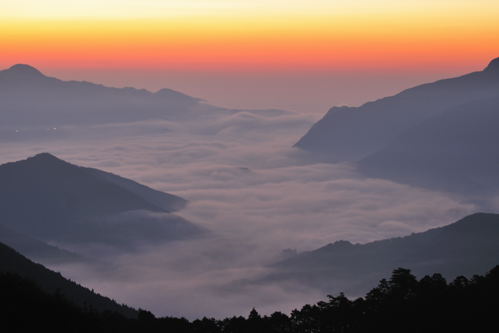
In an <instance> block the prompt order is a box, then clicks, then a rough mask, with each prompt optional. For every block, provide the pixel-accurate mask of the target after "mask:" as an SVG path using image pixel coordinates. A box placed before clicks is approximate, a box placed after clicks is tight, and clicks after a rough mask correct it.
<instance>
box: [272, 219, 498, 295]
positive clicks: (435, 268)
mask: <svg viewBox="0 0 499 333" xmlns="http://www.w3.org/2000/svg"><path fill="white" fill-rule="evenodd" d="M498 239H499V215H498V214H486V213H477V214H473V215H470V216H467V217H465V218H463V219H461V220H459V221H457V222H455V223H452V224H450V225H447V226H445V227H441V228H436V229H431V230H428V231H425V232H422V233H416V234H412V235H409V236H406V237H399V238H391V239H386V240H380V241H375V242H371V243H367V244H352V243H350V242H347V241H338V242H336V243H333V244H329V245H327V246H324V247H322V248H319V249H317V250H314V251H311V252H304V253H301V254H298V255H296V256H294V257H291V258H288V259H286V260H283V261H280V262H277V263H275V264H274V265H273V266H272V267H271V268H272V273H270V274H269V275H268V276H266V277H265V278H264V279H263V281H264V282H268V281H278V282H285V281H295V282H298V283H300V284H305V285H308V286H310V287H313V288H318V289H320V290H322V291H323V292H325V293H329V294H334V293H338V292H341V291H343V292H345V293H347V294H349V295H359V294H362V293H364V292H366V291H368V288H370V287H371V286H372V285H373V284H374V283H376V282H377V281H379V280H380V279H381V278H382V277H383V276H386V275H387V274H389V273H390V272H391V271H392V270H393V269H394V268H396V267H410V268H411V270H412V271H413V272H414V273H415V274H416V275H417V276H423V275H426V274H431V273H433V272H440V273H442V275H443V276H445V277H446V278H449V279H454V278H455V277H457V276H459V275H465V276H469V275H471V274H475V273H485V272H486V271H487V270H488V269H489V268H490V267H492V266H495V265H496V264H497V263H498V260H499V259H498V258H499V242H498Z"/></svg>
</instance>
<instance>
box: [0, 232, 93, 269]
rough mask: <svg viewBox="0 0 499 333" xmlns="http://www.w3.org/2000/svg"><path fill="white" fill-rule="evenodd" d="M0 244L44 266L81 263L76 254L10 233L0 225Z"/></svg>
mask: <svg viewBox="0 0 499 333" xmlns="http://www.w3.org/2000/svg"><path fill="white" fill-rule="evenodd" d="M0 242H1V243H3V244H5V245H7V246H9V247H11V248H13V249H14V250H16V251H18V252H20V253H22V254H23V255H25V256H27V257H29V258H31V259H33V260H35V261H37V262H42V263H44V264H58V263H64V262H76V261H83V260H84V259H83V258H82V257H81V256H79V255H77V254H76V253H73V252H70V251H67V250H64V249H60V248H58V247H56V246H52V245H49V244H46V243H44V242H42V241H40V240H38V239H35V238H33V237H29V236H26V235H23V234H21V233H18V232H15V231H12V230H10V229H8V228H6V227H4V226H2V225H0Z"/></svg>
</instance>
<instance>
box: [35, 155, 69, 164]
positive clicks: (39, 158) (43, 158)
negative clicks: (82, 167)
mask: <svg viewBox="0 0 499 333" xmlns="http://www.w3.org/2000/svg"><path fill="white" fill-rule="evenodd" d="M26 161H29V162H34V163H37V164H38V163H43V164H54V163H64V164H69V163H67V162H65V161H63V160H61V159H60V158H57V157H56V156H54V155H52V154H50V153H40V154H37V155H35V156H32V157H29V158H28V159H27V160H26Z"/></svg>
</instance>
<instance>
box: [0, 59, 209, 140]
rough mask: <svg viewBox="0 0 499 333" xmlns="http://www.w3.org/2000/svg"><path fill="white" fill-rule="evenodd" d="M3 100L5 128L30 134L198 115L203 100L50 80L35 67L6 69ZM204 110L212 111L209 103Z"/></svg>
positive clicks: (0, 80)
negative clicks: (36, 129) (37, 130)
mask: <svg viewBox="0 0 499 333" xmlns="http://www.w3.org/2000/svg"><path fill="white" fill-rule="evenodd" d="M0 101H1V104H2V112H0V124H2V125H4V126H8V127H7V128H6V129H4V130H7V129H8V128H12V127H14V128H19V129H23V130H25V129H26V128H28V129H29V128H31V127H41V128H43V127H57V126H63V125H71V126H82V125H93V124H105V123H110V122H133V121H141V120H145V119H150V118H164V119H175V118H179V117H180V118H182V117H186V116H188V115H191V116H192V112H195V110H196V109H197V108H199V107H200V103H201V101H202V100H201V99H199V98H195V97H191V96H188V95H186V94H183V93H180V92H178V91H175V90H172V89H161V90H159V91H157V92H154V93H153V92H150V91H148V90H145V89H135V88H129V87H127V88H112V87H106V86H104V85H100V84H95V83H90V82H86V81H63V80H59V79H57V78H53V77H48V76H45V75H44V74H42V73H41V72H40V71H39V70H37V69H36V68H34V67H32V66H29V65H24V64H18V65H14V66H12V67H10V68H8V69H6V70H2V71H0ZM203 108H210V107H209V106H208V105H205V104H203ZM211 108H213V107H211ZM0 127H2V126H0ZM5 135H6V134H5Z"/></svg>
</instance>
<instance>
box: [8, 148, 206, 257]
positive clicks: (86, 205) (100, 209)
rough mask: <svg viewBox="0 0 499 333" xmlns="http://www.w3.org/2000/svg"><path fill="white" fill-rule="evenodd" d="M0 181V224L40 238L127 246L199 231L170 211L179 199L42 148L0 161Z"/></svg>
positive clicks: (181, 205) (180, 201)
mask: <svg viewBox="0 0 499 333" xmlns="http://www.w3.org/2000/svg"><path fill="white" fill-rule="evenodd" d="M0 183H1V184H2V187H1V188H0V212H1V214H2V216H1V217H2V221H3V224H4V225H5V226H7V227H9V228H11V229H13V230H16V231H19V232H21V233H23V234H26V235H31V236H33V237H36V238H39V239H41V240H52V241H59V242H61V241H62V242H67V243H74V242H84V243H88V242H90V243H102V244H108V245H115V246H125V247H133V246H134V244H136V243H140V242H145V241H154V242H161V241H167V240H172V239H181V238H185V237H191V236H193V235H195V234H197V233H199V232H200V228H198V227H196V226H194V225H192V224H191V223H189V222H188V221H186V220H184V219H182V218H180V217H178V216H175V215H172V214H170V213H171V212H173V211H174V210H176V209H178V208H181V207H183V206H184V205H185V200H184V199H182V198H179V197H177V196H174V195H170V194H166V193H162V192H159V191H155V190H152V189H150V188H148V187H146V186H143V185H140V184H137V183H135V182H133V181H131V180H128V179H124V178H122V177H118V176H115V175H112V174H110V173H106V172H103V171H100V170H96V169H90V168H83V167H78V166H75V165H72V164H69V163H67V162H64V161H62V160H60V159H58V158H56V157H55V156H53V155H50V154H48V153H43V154H39V155H36V156H34V157H31V158H28V159H27V160H23V161H19V162H13V163H7V164H4V165H1V166H0Z"/></svg>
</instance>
